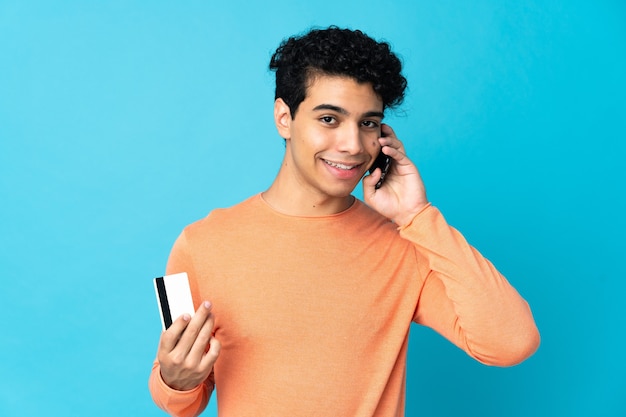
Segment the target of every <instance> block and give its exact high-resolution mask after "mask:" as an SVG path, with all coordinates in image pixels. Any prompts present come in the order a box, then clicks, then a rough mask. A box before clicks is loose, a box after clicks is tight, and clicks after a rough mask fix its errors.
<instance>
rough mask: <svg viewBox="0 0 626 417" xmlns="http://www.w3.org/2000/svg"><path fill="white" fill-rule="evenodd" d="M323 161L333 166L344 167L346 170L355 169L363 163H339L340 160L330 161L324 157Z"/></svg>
mask: <svg viewBox="0 0 626 417" xmlns="http://www.w3.org/2000/svg"><path fill="white" fill-rule="evenodd" d="M323 161H324V162H326V164H327V165H330V166H331V167H333V168H338V169H343V170H346V171H349V170H351V169H355V168H358V167H359V166H361V164H354V165H346V164H342V163H339V162H332V161H328V160H326V159H323Z"/></svg>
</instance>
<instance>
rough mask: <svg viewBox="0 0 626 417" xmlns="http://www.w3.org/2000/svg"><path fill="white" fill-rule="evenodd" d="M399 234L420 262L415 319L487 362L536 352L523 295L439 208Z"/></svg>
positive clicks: (424, 213)
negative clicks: (420, 281) (421, 279)
mask: <svg viewBox="0 0 626 417" xmlns="http://www.w3.org/2000/svg"><path fill="white" fill-rule="evenodd" d="M400 234H401V236H402V237H404V238H406V239H408V240H410V241H411V242H413V243H414V244H415V245H416V246H417V250H416V253H417V257H418V262H419V263H420V264H422V265H424V267H423V270H422V271H421V272H422V274H423V276H425V281H424V285H423V288H422V291H421V294H420V298H419V302H418V307H417V310H416V314H415V317H414V320H415V321H416V322H417V323H420V324H423V325H425V326H428V327H431V328H433V329H434V330H435V331H437V332H439V333H440V334H442V335H443V336H444V337H446V338H447V339H449V340H450V341H452V342H453V343H454V344H455V345H457V346H459V347H460V348H461V349H463V350H465V351H466V352H467V353H468V354H469V355H470V356H472V357H473V358H475V359H476V360H478V361H480V362H482V363H485V364H489V365H496V366H511V365H515V364H517V363H519V362H521V361H523V360H524V359H526V358H528V357H529V356H530V355H532V354H533V353H534V352H535V350H536V349H537V347H538V345H539V332H538V330H537V327H536V325H535V322H534V319H533V317H532V313H531V311H530V308H529V306H528V304H527V303H526V301H525V300H524V299H523V298H522V297H521V296H520V295H519V294H518V292H517V291H516V290H515V289H514V288H513V287H512V286H511V285H510V284H509V283H508V281H507V280H506V279H505V278H504V277H503V276H502V275H501V274H500V273H499V272H498V271H497V270H496V269H495V268H494V266H493V265H492V264H491V263H490V262H489V261H488V260H486V259H485V258H484V257H483V256H482V255H481V254H480V253H478V251H477V250H476V249H474V248H473V247H471V246H470V245H469V244H468V243H467V242H466V240H465V239H464V238H463V236H462V235H461V234H460V233H459V232H458V231H456V230H455V229H454V228H452V227H450V226H449V225H448V224H447V223H446V221H445V220H444V218H443V216H442V215H441V213H440V212H439V210H437V209H436V208H435V207H433V206H429V207H427V208H426V209H424V210H423V211H422V212H421V213H419V214H418V215H417V216H416V217H415V218H414V219H413V221H412V222H411V223H410V224H409V225H406V226H404V227H403V228H401V230H400Z"/></svg>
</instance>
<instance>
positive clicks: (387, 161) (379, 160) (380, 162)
mask: <svg viewBox="0 0 626 417" xmlns="http://www.w3.org/2000/svg"><path fill="white" fill-rule="evenodd" d="M390 167H391V158H390V157H389V156H387V155H385V154H384V153H383V150H382V148H381V149H380V153H379V154H378V156H377V157H376V160H375V161H374V164H373V165H372V166H371V167H370V169H369V172H370V174H371V173H372V172H374V170H375V169H376V168H380V171H381V174H380V179H379V180H378V182H377V183H376V185H375V186H374V188H375V189H377V190H378V189H379V188H380V187H381V186H382V185H383V182H384V181H385V177H386V176H387V172H389V168H390Z"/></svg>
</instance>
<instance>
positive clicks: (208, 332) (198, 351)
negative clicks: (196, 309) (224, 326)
mask: <svg viewBox="0 0 626 417" xmlns="http://www.w3.org/2000/svg"><path fill="white" fill-rule="evenodd" d="M214 326H215V319H214V316H213V314H211V315H210V316H209V317H208V318H207V320H206V321H205V322H204V325H203V326H202V328H201V329H200V332H199V333H198V336H197V337H196V340H195V341H194V343H193V346H192V347H191V349H190V350H189V358H190V359H191V360H193V361H194V362H199V361H200V358H202V355H204V353H205V352H206V350H207V346H209V343H210V340H211V338H212V337H213V328H214Z"/></svg>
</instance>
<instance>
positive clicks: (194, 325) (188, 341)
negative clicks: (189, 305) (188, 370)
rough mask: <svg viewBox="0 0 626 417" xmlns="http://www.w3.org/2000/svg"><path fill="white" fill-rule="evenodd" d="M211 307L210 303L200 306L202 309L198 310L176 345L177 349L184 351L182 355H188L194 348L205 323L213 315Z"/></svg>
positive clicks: (205, 302)
mask: <svg viewBox="0 0 626 417" xmlns="http://www.w3.org/2000/svg"><path fill="white" fill-rule="evenodd" d="M211 307H212V306H211V303H210V302H208V301H204V302H203V303H202V304H200V307H199V308H198V310H196V314H195V315H194V316H193V317H192V318H191V320H190V321H189V324H188V325H187V328H186V329H185V331H184V332H183V334H182V336H181V337H180V341H179V342H178V344H177V345H176V348H177V349H180V350H181V351H182V352H180V353H182V354H183V355H187V354H188V353H189V351H190V350H191V348H192V347H193V345H194V343H195V341H196V339H197V338H198V334H199V333H200V330H201V329H202V326H204V323H205V322H206V321H207V319H208V318H209V316H210V315H211Z"/></svg>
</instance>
